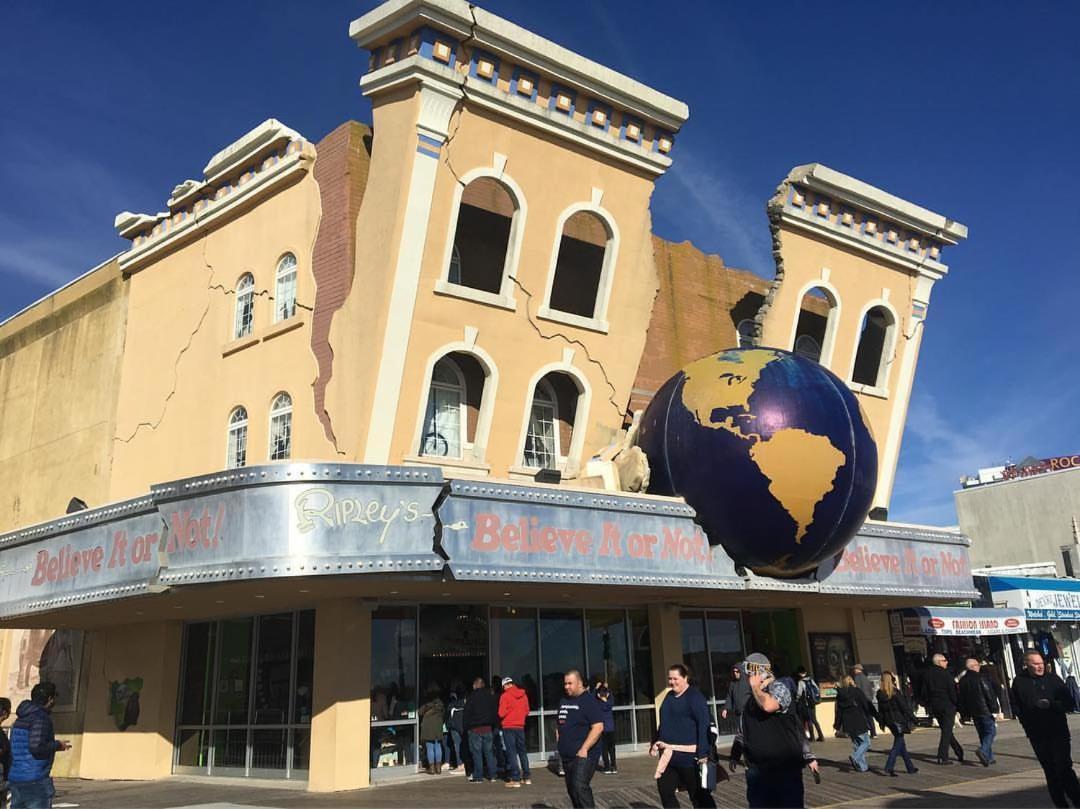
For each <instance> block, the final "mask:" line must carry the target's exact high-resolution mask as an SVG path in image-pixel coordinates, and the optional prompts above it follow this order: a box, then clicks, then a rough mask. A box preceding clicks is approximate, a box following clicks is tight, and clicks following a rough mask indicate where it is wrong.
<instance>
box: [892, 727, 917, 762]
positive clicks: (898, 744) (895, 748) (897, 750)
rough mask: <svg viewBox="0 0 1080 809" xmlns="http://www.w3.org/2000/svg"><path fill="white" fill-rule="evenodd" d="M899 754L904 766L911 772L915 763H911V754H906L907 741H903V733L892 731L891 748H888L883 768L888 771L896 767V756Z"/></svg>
mask: <svg viewBox="0 0 1080 809" xmlns="http://www.w3.org/2000/svg"><path fill="white" fill-rule="evenodd" d="M897 756H899V757H900V758H902V759H903V760H904V766H905V767H907V771H908V772H912V771H913V770H914V769H915V765H914V764H912V763H911V756H909V755H908V751H907V742H906V741H904V734H903V733H897V732H896V731H895V730H894V731H893V740H892V749H891V750H889V758H888V759H887V760H886V761H885V769H886V771H888V772H892V770H894V769H895V768H896V758H897Z"/></svg>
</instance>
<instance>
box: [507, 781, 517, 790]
mask: <svg viewBox="0 0 1080 809" xmlns="http://www.w3.org/2000/svg"><path fill="white" fill-rule="evenodd" d="M506 788H507V789H521V782H520V781H507V782H506Z"/></svg>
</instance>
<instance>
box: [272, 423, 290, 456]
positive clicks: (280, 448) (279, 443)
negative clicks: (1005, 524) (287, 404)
mask: <svg viewBox="0 0 1080 809" xmlns="http://www.w3.org/2000/svg"><path fill="white" fill-rule="evenodd" d="M291 454H292V413H291V412H288V413H281V414H279V415H277V416H274V417H273V418H271V419H270V460H271V461H283V460H286V459H287V458H288V457H289V456H290V455H291Z"/></svg>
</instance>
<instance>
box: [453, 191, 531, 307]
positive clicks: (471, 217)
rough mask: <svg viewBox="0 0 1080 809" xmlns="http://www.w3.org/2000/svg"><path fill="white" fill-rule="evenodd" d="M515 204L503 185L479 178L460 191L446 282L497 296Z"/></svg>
mask: <svg viewBox="0 0 1080 809" xmlns="http://www.w3.org/2000/svg"><path fill="white" fill-rule="evenodd" d="M516 216H517V204H516V203H515V201H514V198H513V196H511V194H510V192H509V191H508V190H507V188H506V186H505V185H503V184H502V183H500V182H499V181H498V180H496V179H494V178H492V177H479V178H477V179H475V180H473V181H472V182H471V183H469V184H468V185H467V186H465V188H464V189H463V190H462V192H461V202H460V204H459V205H458V212H457V225H456V227H455V229H454V242H453V247H452V249H451V257H450V267H449V268H448V270H447V280H448V281H449V282H450V283H452V284H460V285H461V286H466V287H470V288H471V289H477V290H480V291H483V292H490V293H492V294H495V295H497V294H499V293H500V292H501V291H502V283H503V276H504V275H505V272H506V264H507V261H509V256H510V242H511V236H512V233H513V226H514V218H515V217H516Z"/></svg>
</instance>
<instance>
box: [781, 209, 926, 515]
mask: <svg viewBox="0 0 1080 809" xmlns="http://www.w3.org/2000/svg"><path fill="white" fill-rule="evenodd" d="M780 243H781V250H782V255H783V263H784V277H783V282H782V283H781V284H780V287H779V289H778V290H777V292H776V295H775V297H774V299H773V302H772V305H771V307H770V308H769V310H768V312H767V314H766V316H765V321H764V323H763V326H762V344H763V345H766V346H775V347H777V348H784V349H788V350H790V349H791V348H792V345H793V340H794V335H795V324H796V322H797V320H798V316H799V307H800V303H801V301H802V297H803V294H804V292H805V290H806V289H807V288H808V287H810V286H813V285H815V284H818V283H821V282H822V280H823V272H824V274H825V275H827V277H828V280H827V282H825V283H823V284H822V285H823V286H825V287H826V288H829V289H834V290H835V291H836V292H837V293H838V298H839V307H840V311H839V315H838V319H837V325H836V337H835V343H834V348H833V352H832V357H831V360H830V361H828V362H826V363H825V364H826V367H828V368H829V370H831V371H832V372H833V373H835V374H836V375H837V376H839V377H840V378H841V379H843V380H845V381H847V382H849V383H850V382H851V376H852V371H853V370H854V364H855V352H856V349H857V348H858V342H859V333H860V328H861V326H862V319H863V315H864V314H865V312H866V311H867V310H868V309H869V308H870V307H871V306H874V305H879V304H881V303H882V302H883V301H884V302H887V303H888V305H889V306H891V307H892V309H893V310H894V311H895V313H896V315H897V316H898V322H897V326H896V339H895V341H894V342H893V343H892V345H893V351H892V352H891V353H890V352H888V350H887V353H886V358H885V361H886V363H887V370H886V377H885V384H884V387H885V389H886V390H885V391H884V392H883V393H880V394H879V393H876V392H875V393H871V392H866V391H862V390H858V389H857V390H856V396H857V397H858V399H859V403H860V405H861V406H862V408H863V411H864V412H865V413H866V417H867V419H868V420H869V423H870V427H871V430H872V431H873V434H874V439H875V441H876V442H877V446H878V468H879V476H880V475H882V474H884V473H885V472H888V474H889V475H890V476H891V474H892V470H893V469H894V468H895V465H896V461H897V458H898V456H899V451H900V440H899V439H900V435H896V436H895V437H894V439H893V440H892V441H890V440H889V436H890V425H891V424H892V423H893V421H894V419H893V411H894V409H895V408H896V407H897V406H900V407H902V408H903V411H904V412H902V413H900V414H899V424H900V427H901V434H902V425H903V423H904V421H905V420H906V418H907V399H908V394H909V392H910V387H911V382H912V380H911V379H901V378H900V376H901V374H900V370H901V366H902V364H903V362H902V360H903V356H904V352H914V356H913V357H912V358H911V363H912V366H911V367H912V368H914V367H915V363H917V361H918V350H919V340H918V339H913V338H917V337H921V333H922V328H921V327H919V328H916V327H915V324H914V322H913V320H912V317H911V313H912V295H913V292H914V291H915V285H916V281H915V278H914V277H913V276H912V274H911V273H909V272H907V271H905V270H902V269H900V268H899V267H896V266H894V265H892V264H888V263H885V262H877V261H873V260H871V259H870V258H869V257H867V256H865V255H864V254H862V253H858V252H855V251H853V250H848V249H844V248H842V247H840V246H839V245H836V244H833V243H830V242H827V241H825V240H824V239H819V238H814V237H812V236H810V235H808V234H805V233H802V232H798V231H795V230H792V229H791V228H788V227H781V229H780ZM822 359H823V360H825V359H826V358H825V357H823V358H822ZM874 505H875V506H879V505H880V506H887V505H888V492H885V493H882V494H881V495H880V496H879V497H878V498H877V499H876V500H875V502H874Z"/></svg>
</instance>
